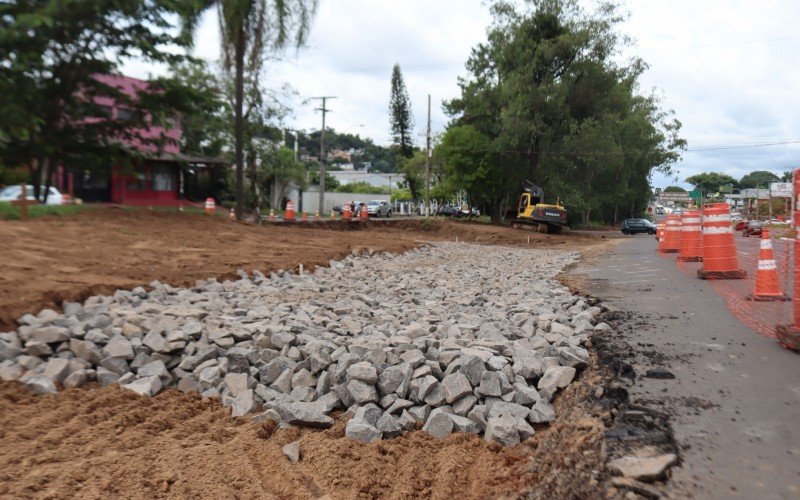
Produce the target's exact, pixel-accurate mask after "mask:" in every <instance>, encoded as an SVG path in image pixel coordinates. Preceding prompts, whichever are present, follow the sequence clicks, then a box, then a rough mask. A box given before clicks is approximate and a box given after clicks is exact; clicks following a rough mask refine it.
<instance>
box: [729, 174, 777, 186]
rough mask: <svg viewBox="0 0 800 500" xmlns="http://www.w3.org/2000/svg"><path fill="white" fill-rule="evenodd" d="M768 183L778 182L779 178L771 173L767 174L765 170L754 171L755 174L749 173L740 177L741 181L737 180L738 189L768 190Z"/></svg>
mask: <svg viewBox="0 0 800 500" xmlns="http://www.w3.org/2000/svg"><path fill="white" fill-rule="evenodd" d="M770 182H780V178H779V177H778V176H777V175H775V174H773V173H772V172H767V171H766V170H756V171H755V172H750V173H749V174H747V175H745V176H744V177H742V178H741V180H739V188H740V189H747V188H757V187H762V188H763V187H766V188H769V183H770Z"/></svg>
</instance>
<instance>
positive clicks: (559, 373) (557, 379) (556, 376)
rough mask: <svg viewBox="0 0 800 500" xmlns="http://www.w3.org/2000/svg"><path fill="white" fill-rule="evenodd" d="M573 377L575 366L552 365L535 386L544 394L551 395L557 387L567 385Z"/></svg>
mask: <svg viewBox="0 0 800 500" xmlns="http://www.w3.org/2000/svg"><path fill="white" fill-rule="evenodd" d="M573 378H575V368H573V367H571V366H554V367H552V368H548V369H547V371H546V372H544V375H543V376H542V378H540V379H539V383H538V385H537V387H538V388H539V390H540V391H544V392H545V393H546V394H549V395H551V396H552V395H553V394H555V393H556V391H557V390H558V389H563V388H564V387H566V386H568V385H569V383H570V382H572V379H573Z"/></svg>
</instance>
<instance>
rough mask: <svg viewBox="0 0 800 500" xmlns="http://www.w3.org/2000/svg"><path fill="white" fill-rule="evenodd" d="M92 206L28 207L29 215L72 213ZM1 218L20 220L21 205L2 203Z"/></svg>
mask: <svg viewBox="0 0 800 500" xmlns="http://www.w3.org/2000/svg"><path fill="white" fill-rule="evenodd" d="M90 208H91V207H89V206H87V205H31V206H29V207H28V217H30V218H34V217H44V216H46V215H56V216H59V215H72V214H76V213H78V212H82V211H84V210H89V209H90ZM0 220H19V207H16V206H14V205H11V204H9V203H0Z"/></svg>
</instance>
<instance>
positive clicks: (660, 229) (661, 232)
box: [656, 222, 664, 242]
mask: <svg viewBox="0 0 800 500" xmlns="http://www.w3.org/2000/svg"><path fill="white" fill-rule="evenodd" d="M663 237H664V223H663V222H659V223H658V225H657V226H656V241H658V242H660V241H661V238H663Z"/></svg>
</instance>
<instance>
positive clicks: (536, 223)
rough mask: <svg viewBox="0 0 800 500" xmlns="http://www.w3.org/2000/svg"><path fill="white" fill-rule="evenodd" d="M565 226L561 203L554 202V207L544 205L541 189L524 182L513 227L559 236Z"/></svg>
mask: <svg viewBox="0 0 800 500" xmlns="http://www.w3.org/2000/svg"><path fill="white" fill-rule="evenodd" d="M566 225H567V210H566V209H565V208H564V207H563V206H562V205H561V202H560V201H556V204H555V205H549V204H546V203H544V191H543V190H542V188H541V187H539V186H537V185H536V184H534V183H532V182H531V181H527V180H526V181H524V182H523V183H522V194H521V195H520V196H519V200H518V201H517V214H516V218H515V219H514V223H513V226H514V227H522V226H533V227H536V228H538V230H539V231H540V232H543V233H545V232H546V233H554V234H560V233H561V230H562V229H563V228H564V226H566Z"/></svg>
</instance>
